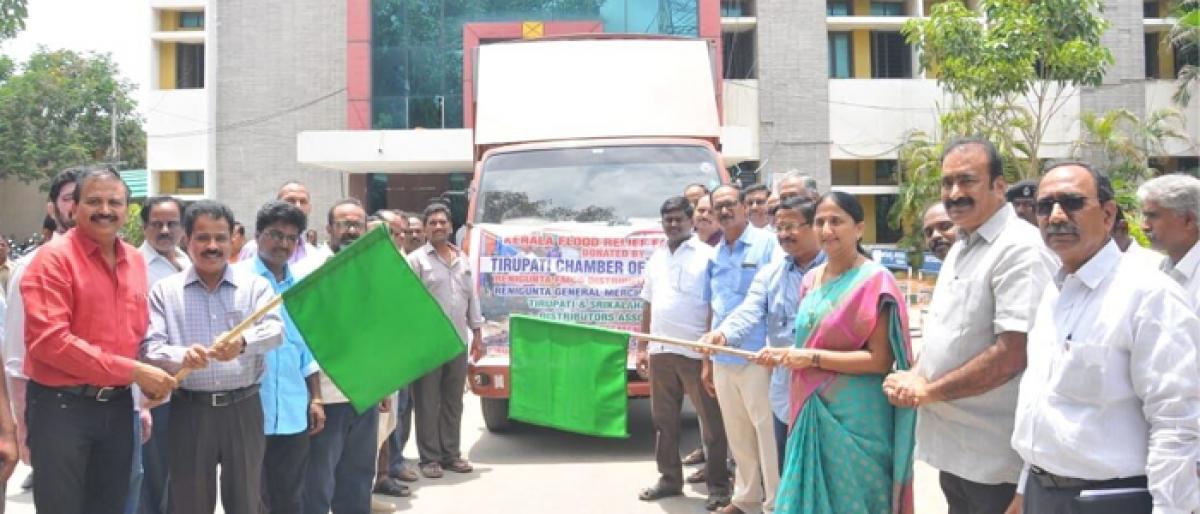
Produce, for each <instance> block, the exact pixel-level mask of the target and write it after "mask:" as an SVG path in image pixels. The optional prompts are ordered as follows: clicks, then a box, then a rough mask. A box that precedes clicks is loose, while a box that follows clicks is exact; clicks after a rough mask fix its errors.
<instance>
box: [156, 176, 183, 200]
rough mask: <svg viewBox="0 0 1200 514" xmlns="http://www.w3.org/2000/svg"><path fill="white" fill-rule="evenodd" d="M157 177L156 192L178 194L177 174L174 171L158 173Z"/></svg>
mask: <svg viewBox="0 0 1200 514" xmlns="http://www.w3.org/2000/svg"><path fill="white" fill-rule="evenodd" d="M157 175H158V192H159V193H162V194H174V193H178V192H179V173H178V172H176V171H160V172H158V173H157Z"/></svg>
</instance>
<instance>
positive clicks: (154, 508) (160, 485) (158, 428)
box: [138, 403, 171, 514]
mask: <svg viewBox="0 0 1200 514" xmlns="http://www.w3.org/2000/svg"><path fill="white" fill-rule="evenodd" d="M150 417H151V418H152V419H153V420H154V422H153V426H152V427H151V430H152V433H151V435H150V440H149V441H146V444H144V445H142V469H143V470H144V474H143V475H142V498H141V502H140V503H139V504H138V512H139V513H141V514H166V513H167V427H168V426H169V424H168V421H169V420H170V419H171V404H169V403H164V404H162V405H160V406H158V407H155V408H153V409H150Z"/></svg>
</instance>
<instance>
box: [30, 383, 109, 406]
mask: <svg viewBox="0 0 1200 514" xmlns="http://www.w3.org/2000/svg"><path fill="white" fill-rule="evenodd" d="M37 385H39V386H42V387H44V388H46V389H50V390H52V391H58V392H61V393H67V394H69V395H72V396H78V397H80V398H86V399H88V400H96V401H98V402H107V401H110V400H115V399H117V398H118V397H120V396H121V395H125V394H129V386H94V385H79V386H62V387H54V386H48V385H42V384H37Z"/></svg>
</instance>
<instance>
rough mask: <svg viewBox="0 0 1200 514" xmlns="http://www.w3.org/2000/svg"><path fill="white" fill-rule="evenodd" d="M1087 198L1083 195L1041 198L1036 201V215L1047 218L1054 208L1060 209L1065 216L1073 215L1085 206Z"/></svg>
mask: <svg viewBox="0 0 1200 514" xmlns="http://www.w3.org/2000/svg"><path fill="white" fill-rule="evenodd" d="M1087 201H1088V197H1086V196H1083V195H1073V194H1063V195H1055V196H1043V197H1041V198H1038V201H1037V205H1036V207H1037V209H1036V210H1037V215H1038V216H1042V217H1049V216H1050V213H1052V212H1054V206H1055V205H1058V206H1060V207H1062V209H1063V211H1065V212H1066V213H1067V214H1071V215H1073V214H1075V213H1076V212H1079V210H1080V209H1083V207H1084V206H1086V205H1087Z"/></svg>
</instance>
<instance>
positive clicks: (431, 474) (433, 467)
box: [421, 462, 443, 478]
mask: <svg viewBox="0 0 1200 514" xmlns="http://www.w3.org/2000/svg"><path fill="white" fill-rule="evenodd" d="M421 474H422V475H424V476H425V478H442V475H443V473H442V465H441V464H438V463H436V462H430V463H428V464H421Z"/></svg>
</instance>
